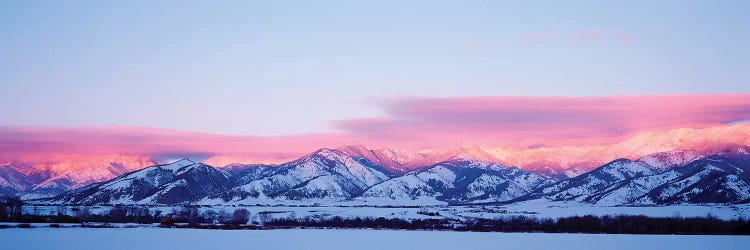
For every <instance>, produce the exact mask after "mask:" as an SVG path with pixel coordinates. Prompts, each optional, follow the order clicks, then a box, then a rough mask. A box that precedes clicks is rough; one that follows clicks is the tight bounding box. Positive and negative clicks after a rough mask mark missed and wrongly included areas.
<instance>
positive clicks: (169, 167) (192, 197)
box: [48, 159, 230, 204]
mask: <svg viewBox="0 0 750 250" xmlns="http://www.w3.org/2000/svg"><path fill="white" fill-rule="evenodd" d="M228 176H229V174H228V173H226V172H225V171H221V170H218V169H215V168H213V167H211V166H208V165H205V164H202V163H195V162H192V161H190V160H188V159H183V160H179V161H176V162H173V163H170V164H166V165H156V166H152V167H148V168H145V169H142V170H138V171H135V172H131V173H127V174H125V175H122V176H119V177H117V178H115V179H113V180H111V181H107V182H100V183H95V184H91V185H88V186H86V187H83V188H80V189H75V190H73V191H70V192H67V193H64V194H62V195H60V196H57V197H54V198H51V199H48V202H53V203H65V204H123V203H124V204H180V203H186V202H193V201H197V200H199V199H201V198H203V197H205V196H207V195H209V194H214V193H219V192H222V191H226V190H227V189H228V188H229V186H230V183H229V178H228Z"/></svg>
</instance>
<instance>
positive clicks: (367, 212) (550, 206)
mask: <svg viewBox="0 0 750 250" xmlns="http://www.w3.org/2000/svg"><path fill="white" fill-rule="evenodd" d="M81 208H82V207H81V206H34V205H26V206H24V208H23V210H24V211H23V212H24V213H25V214H38V215H49V214H56V213H58V212H59V211H64V212H65V213H66V214H68V215H75V214H76V212H75V210H78V209H81ZM89 208H90V209H91V213H94V214H106V213H107V212H109V210H110V209H111V207H108V206H92V207H89ZM239 208H244V209H247V210H248V211H249V212H250V214H251V216H252V218H251V221H257V220H259V218H258V216H257V215H258V214H261V213H267V214H268V215H269V216H270V217H272V218H304V217H312V218H330V217H334V216H340V217H344V218H353V217H360V218H365V217H372V218H378V217H385V218H389V219H390V218H399V219H429V218H433V219H440V218H446V219H452V220H458V221H462V220H465V219H470V218H485V219H494V218H498V217H507V216H526V217H538V218H561V217H569V216H583V215H595V216H604V215H645V216H649V217H706V216H708V215H711V216H715V217H717V218H720V219H724V220H731V219H739V218H744V219H750V204H742V205H674V206H659V207H605V206H590V205H584V204H581V203H577V202H538V203H533V202H527V203H517V204H511V205H505V206H434V207H346V206H305V207H302V206H210V207H209V206H203V207H200V208H199V211H200V213H204V212H206V211H209V210H211V211H214V212H219V211H222V210H223V211H225V212H227V213H229V214H231V213H232V212H234V210H235V209H239ZM149 209H150V210H151V213H154V212H155V211H162V213H163V214H170V213H174V212H175V211H178V210H179V209H182V208H181V207H171V206H153V207H149ZM420 212H423V213H420ZM424 212H429V213H439V215H425V214H424Z"/></svg>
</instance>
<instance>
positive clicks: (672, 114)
mask: <svg viewBox="0 0 750 250" xmlns="http://www.w3.org/2000/svg"><path fill="white" fill-rule="evenodd" d="M378 105H380V106H381V107H382V108H383V109H384V110H385V115H384V116H382V117H372V118H359V119H350V120H340V121H333V122H332V126H333V127H334V128H336V129H338V130H339V131H340V132H338V133H328V134H308V135H291V136H234V135H216V134H205V133H194V132H185V131H174V130H167V129H152V128H142V127H75V128H55V127H0V160H3V161H7V160H29V161H43V160H50V159H56V160H65V159H67V158H78V157H86V156H90V155H102V154H139V155H149V156H152V157H157V158H158V157H163V158H170V157H177V156H180V155H183V156H196V157H199V158H214V159H222V160H221V162H222V163H226V162H228V161H233V160H238V159H245V160H244V161H245V162H247V161H257V162H274V161H279V160H286V159H291V158H294V157H297V156H300V155H302V154H304V153H307V152H310V151H313V150H315V149H318V148H321V147H339V146H344V145H351V144H363V145H367V146H370V147H392V148H405V149H419V148H441V147H443V148H446V147H459V146H470V145H471V146H474V145H476V146H489V147H525V148H539V147H552V146H571V145H593V144H606V143H613V142H616V141H618V140H622V139H623V138H624V137H626V136H631V135H633V134H636V133H641V132H644V131H655V130H666V129H674V128H704V127H710V126H717V125H722V124H734V123H737V122H742V121H747V120H748V119H750V95H748V94H727V95H671V96H607V97H514V96H486V97H451V98H401V99H390V100H385V101H382V102H379V104H378Z"/></svg>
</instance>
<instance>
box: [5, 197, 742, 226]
mask: <svg viewBox="0 0 750 250" xmlns="http://www.w3.org/2000/svg"><path fill="white" fill-rule="evenodd" d="M23 205H24V204H23V202H21V201H20V199H13V198H10V199H8V198H5V199H0V221H2V222H17V223H24V224H19V225H18V227H22V225H23V227H26V226H29V224H25V223H81V225H82V226H86V227H92V226H93V227H95V226H96V225H92V224H90V222H97V223H142V224H155V223H159V225H161V226H162V227H189V228H209V229H281V228H369V229H405V230H454V231H478V232H544V233H607V234H742V235H750V221H748V220H745V219H734V220H721V219H719V218H717V217H714V216H707V217H696V218H681V217H670V218H651V217H646V216H629V215H621V216H603V217H598V216H573V217H565V218H559V219H548V218H536V217H526V216H511V217H499V218H496V219H467V220H463V221H458V220H449V219H445V218H441V217H438V218H434V219H400V218H392V219H387V218H383V217H380V218H342V217H329V218H310V217H304V218H297V217H296V215H295V214H294V213H293V212H292V213H290V214H288V215H287V216H285V217H283V218H279V217H274V216H273V214H274V213H284V212H259V213H257V214H254V215H251V214H250V212H249V211H248V210H247V209H244V208H236V209H235V210H234V211H233V212H227V211H224V209H219V210H218V212H217V211H213V210H211V209H208V210H204V211H203V212H200V210H199V209H198V208H199V207H198V206H183V207H175V208H173V209H172V210H171V211H169V212H163V211H159V210H153V211H152V210H151V209H149V207H147V206H115V207H112V208H110V209H109V211H108V212H106V213H101V214H95V213H92V212H91V211H90V209H91V208H90V207H88V206H81V207H74V208H72V209H71V211H68V210H67V209H65V208H64V207H57V210H56V211H54V210H53V211H52V212H49V213H47V214H40V213H37V212H31V213H24V212H23V209H22V206H23ZM419 213H420V214H428V215H430V216H439V214H438V213H430V212H428V211H426V210H425V211H422V210H420V212H419ZM58 226H59V225H58ZM5 227H7V226H5Z"/></svg>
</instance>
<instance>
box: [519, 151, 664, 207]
mask: <svg viewBox="0 0 750 250" xmlns="http://www.w3.org/2000/svg"><path fill="white" fill-rule="evenodd" d="M655 173H656V170H654V169H653V168H652V167H650V166H649V165H647V164H645V163H643V162H640V161H631V160H628V159H617V160H615V161H612V162H610V163H607V164H605V165H604V166H601V167H598V168H596V169H594V170H592V171H590V172H588V173H585V174H582V175H579V176H576V177H573V178H570V179H567V180H563V181H559V182H557V183H554V184H552V185H548V186H545V187H542V188H540V189H537V190H535V191H533V192H531V193H529V194H526V195H524V196H523V197H521V198H519V200H531V199H546V200H551V201H569V200H575V201H583V200H584V199H585V198H586V197H587V196H588V195H590V194H594V193H597V192H599V191H600V190H603V189H604V188H606V187H608V186H610V185H612V184H615V183H618V182H620V181H623V180H627V179H630V178H634V177H641V176H647V175H653V174H655Z"/></svg>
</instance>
